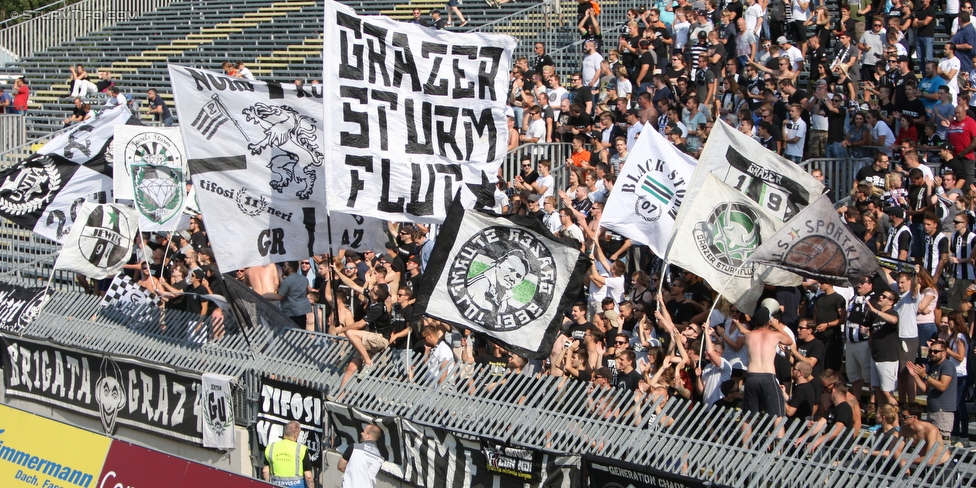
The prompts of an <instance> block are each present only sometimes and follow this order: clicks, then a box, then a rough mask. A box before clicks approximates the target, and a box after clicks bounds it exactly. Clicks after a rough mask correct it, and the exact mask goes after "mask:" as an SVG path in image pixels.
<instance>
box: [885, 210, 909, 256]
mask: <svg viewBox="0 0 976 488" xmlns="http://www.w3.org/2000/svg"><path fill="white" fill-rule="evenodd" d="M885 214H887V215H888V217H890V218H891V230H890V231H888V241H887V243H886V244H885V247H884V253H883V255H884V256H888V257H890V258H891V259H898V260H900V261H908V256H909V253H910V252H911V250H912V230H911V228H909V226H908V224H907V223H906V222H905V209H903V208H901V207H888V208H886V209H885Z"/></svg>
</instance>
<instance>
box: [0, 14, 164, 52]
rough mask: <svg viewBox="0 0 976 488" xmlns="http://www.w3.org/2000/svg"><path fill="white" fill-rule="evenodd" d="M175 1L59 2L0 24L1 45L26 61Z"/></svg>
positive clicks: (15, 16) (13, 17) (18, 15)
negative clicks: (49, 49)
mask: <svg viewBox="0 0 976 488" xmlns="http://www.w3.org/2000/svg"><path fill="white" fill-rule="evenodd" d="M173 1H174V0H82V1H81V2H78V3H74V4H71V5H68V3H69V2H68V1H67V0H60V1H57V2H54V3H51V4H49V5H47V6H44V7H41V8H38V9H35V10H26V11H23V12H18V13H17V14H15V15H12V16H11V18H10V19H9V20H7V21H5V22H2V23H0V46H3V47H5V48H7V49H8V50H9V51H10V52H12V53H13V54H14V55H15V56H17V57H18V58H20V59H23V58H25V57H27V56H32V55H34V54H36V53H38V52H40V51H43V50H45V49H47V48H49V47H51V46H57V45H59V44H62V43H64V42H67V41H71V40H74V39H76V38H78V37H82V36H86V35H88V34H89V33H91V32H93V31H96V30H99V29H102V28H105V27H108V26H112V25H115V24H116V23H118V22H123V21H126V20H131V19H134V18H136V17H138V16H140V15H142V14H144V13H146V12H151V11H153V10H156V9H158V8H160V7H165V6H166V5H169V4H170V3H172V2H173Z"/></svg>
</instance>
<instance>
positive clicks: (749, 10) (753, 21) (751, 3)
mask: <svg viewBox="0 0 976 488" xmlns="http://www.w3.org/2000/svg"><path fill="white" fill-rule="evenodd" d="M746 5H747V7H746V11H745V13H744V14H743V15H742V16H743V17H745V18H746V29H749V30H751V31H752V32H753V33H754V34H755V35H756V37H757V38H758V37H762V36H761V34H762V24H763V20H764V19H763V10H762V7H760V6H759V4H758V3H756V0H746Z"/></svg>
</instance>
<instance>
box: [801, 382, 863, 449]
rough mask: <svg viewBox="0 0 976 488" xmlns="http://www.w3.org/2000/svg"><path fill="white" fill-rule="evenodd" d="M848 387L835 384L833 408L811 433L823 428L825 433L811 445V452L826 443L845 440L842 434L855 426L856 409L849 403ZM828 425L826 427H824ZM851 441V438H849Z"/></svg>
mask: <svg viewBox="0 0 976 488" xmlns="http://www.w3.org/2000/svg"><path fill="white" fill-rule="evenodd" d="M847 391H848V390H847V385H846V384H844V383H841V382H837V383H835V384H834V391H833V393H831V395H830V402H831V406H830V407H829V408H828V409H827V412H826V415H825V416H824V418H822V419H820V420H818V421H817V422H816V423H814V424H813V427H811V428H810V432H817V431H819V430H820V429H821V428H822V429H823V433H821V434H820V435H818V436H817V438H816V439H815V440H814V441H813V443H812V444H810V450H811V451H816V450H817V449H818V448H819V447H820V446H822V445H823V444H824V443H834V442H835V441H837V440H843V439H844V437H842V435H843V434H842V433H843V432H844V430H846V429H851V428H853V426H854V409H853V408H851V404H850V403H848V402H847ZM824 424H826V425H824ZM847 439H850V437H847Z"/></svg>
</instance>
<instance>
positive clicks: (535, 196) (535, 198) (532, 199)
mask: <svg viewBox="0 0 976 488" xmlns="http://www.w3.org/2000/svg"><path fill="white" fill-rule="evenodd" d="M539 198H541V197H539V194H538V193H532V194H531V195H529V201H530V202H538V201H539Z"/></svg>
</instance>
